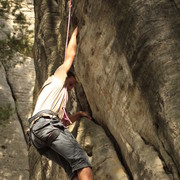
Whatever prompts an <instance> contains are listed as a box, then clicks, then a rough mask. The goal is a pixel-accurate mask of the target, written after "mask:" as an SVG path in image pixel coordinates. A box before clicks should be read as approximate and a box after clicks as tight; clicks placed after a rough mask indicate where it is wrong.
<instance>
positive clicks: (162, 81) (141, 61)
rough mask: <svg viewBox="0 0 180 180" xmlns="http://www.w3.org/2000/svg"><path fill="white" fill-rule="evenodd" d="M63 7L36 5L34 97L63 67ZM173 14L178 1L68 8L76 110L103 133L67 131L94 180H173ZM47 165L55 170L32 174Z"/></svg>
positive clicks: (179, 147)
mask: <svg viewBox="0 0 180 180" xmlns="http://www.w3.org/2000/svg"><path fill="white" fill-rule="evenodd" d="M66 3H67V2H66V1H51V2H50V1H47V0H43V1H38V0H37V1H35V13H36V29H35V31H36V37H35V47H36V48H35V67H36V75H37V84H36V89H37V90H38V89H39V88H40V86H41V85H42V83H43V82H44V81H45V79H46V78H47V76H49V75H50V74H52V73H53V72H54V70H55V69H56V68H57V67H58V65H59V64H60V63H62V62H63V58H64V51H63V49H64V44H65V43H64V42H65V27H66V23H67V22H66V15H67V9H68V5H67V4H66ZM179 15H180V14H179V3H178V1H167V0H162V1H139V0H134V1H130V0H129V1H126V2H125V1H123V0H119V1H116V2H114V1H113V2H108V1H102V0H99V1H95V0H90V1H82V0H79V1H77V2H73V7H72V22H71V24H72V27H73V28H74V27H75V26H76V24H77V23H78V27H79V37H78V53H77V57H76V59H75V63H74V70H75V73H76V75H77V77H78V79H79V81H80V82H81V85H82V87H79V88H77V89H76V94H77V96H78V97H77V99H78V103H79V105H78V106H79V107H81V108H82V109H83V110H89V112H92V116H93V118H94V119H95V121H96V122H97V123H98V124H99V125H101V126H102V127H103V128H104V131H103V130H102V129H101V128H99V126H96V125H95V124H93V122H91V123H90V122H88V121H85V120H83V121H80V123H79V124H77V125H75V126H73V127H72V131H73V132H75V136H76V137H77V140H78V141H79V142H80V144H81V145H82V146H83V147H84V149H85V150H86V152H87V153H88V155H89V156H90V159H91V162H92V165H93V172H94V178H95V179H123V178H124V179H127V178H130V179H179V177H180V175H179V174H180V171H179V167H180V164H179V162H180V144H179V136H180V122H179V117H180V111H179V107H180V106H179V105H180V101H179V100H180V93H179V88H180V86H179V85H180V81H179V78H180V71H179V70H180V64H179V55H180V53H179V47H180V44H179V40H180V36H179V33H180V32H179V25H180V22H179ZM36 94H37V93H36ZM86 97H87V99H85V100H84V98H86ZM87 104H88V105H89V106H88V105H87ZM92 129H93V130H92ZM99 129H101V130H99ZM106 131H107V132H110V133H111V136H110V137H108V136H106V138H107V139H105V140H104V139H103V141H102V140H101V141H98V140H97V139H98V135H97V137H96V136H94V135H95V134H96V133H100V134H99V136H100V137H101V136H102V134H104V132H106ZM93 132H94V133H93ZM107 132H106V133H107ZM107 135H109V134H108V133H107ZM103 136H104V135H103ZM112 137H113V138H112ZM84 139H86V141H84ZM99 139H101V138H99ZM109 139H111V140H112V141H113V142H114V143H115V144H116V146H118V148H114V146H112V144H111V143H110V142H109ZM106 145H107V146H108V147H111V149H108V150H107V148H106ZM115 150H116V153H115ZM30 156H33V151H32V153H31V154H30ZM96 157H98V158H96ZM104 157H107V158H104ZM42 161H44V160H42ZM46 162H49V161H47V160H46ZM101 162H102V164H101ZM31 165H35V164H33V163H32V164H31ZM48 166H49V167H50V169H52V167H54V168H57V166H55V165H53V164H49V165H48V163H46V166H44V167H43V166H39V170H40V171H41V172H44V169H46V168H47V167H48ZM57 169H58V168H57ZM107 169H108V170H109V171H108V170H107ZM115 172H117V173H115ZM50 174H51V173H50ZM36 175H37V174H36V173H34V172H31V177H36ZM43 175H44V176H42V174H41V176H39V177H41V178H42V179H43V178H44V177H46V175H47V174H43ZM51 175H52V174H51ZM51 175H50V176H49V175H48V177H51ZM52 176H53V175H52ZM64 178H65V177H64ZM32 179H33V178H32Z"/></svg>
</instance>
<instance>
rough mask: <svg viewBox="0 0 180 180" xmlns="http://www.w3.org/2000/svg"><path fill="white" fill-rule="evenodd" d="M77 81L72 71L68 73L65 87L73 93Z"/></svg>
mask: <svg viewBox="0 0 180 180" xmlns="http://www.w3.org/2000/svg"><path fill="white" fill-rule="evenodd" d="M76 83H77V80H76V77H75V75H74V73H73V72H72V71H68V73H67V78H66V81H65V87H67V90H68V91H71V90H72V88H73V87H75V86H76Z"/></svg>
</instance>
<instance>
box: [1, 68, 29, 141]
mask: <svg viewBox="0 0 180 180" xmlns="http://www.w3.org/2000/svg"><path fill="white" fill-rule="evenodd" d="M3 67H4V70H5V73H6V81H7V84H8V85H9V88H10V90H11V94H12V98H13V100H14V102H15V111H16V115H17V117H18V120H19V123H20V126H21V130H22V132H23V136H24V139H25V142H26V144H28V141H27V138H26V133H25V130H24V128H23V124H22V119H21V117H20V115H19V112H18V108H17V100H16V96H15V94H14V92H13V88H12V86H11V83H10V81H9V79H8V76H7V69H6V67H5V66H3Z"/></svg>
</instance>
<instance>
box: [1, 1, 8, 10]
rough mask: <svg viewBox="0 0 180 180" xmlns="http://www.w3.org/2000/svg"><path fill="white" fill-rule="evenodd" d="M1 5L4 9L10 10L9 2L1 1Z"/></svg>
mask: <svg viewBox="0 0 180 180" xmlns="http://www.w3.org/2000/svg"><path fill="white" fill-rule="evenodd" d="M0 3H1V5H2V8H4V9H5V8H9V3H8V0H1V2H0Z"/></svg>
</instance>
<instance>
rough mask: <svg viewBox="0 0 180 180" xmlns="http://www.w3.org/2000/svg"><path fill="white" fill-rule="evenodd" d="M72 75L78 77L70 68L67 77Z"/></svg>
mask: <svg viewBox="0 0 180 180" xmlns="http://www.w3.org/2000/svg"><path fill="white" fill-rule="evenodd" d="M71 76H73V77H74V78H76V76H75V74H74V73H73V72H72V71H71V70H70V71H68V73H67V77H68V78H69V77H71Z"/></svg>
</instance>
